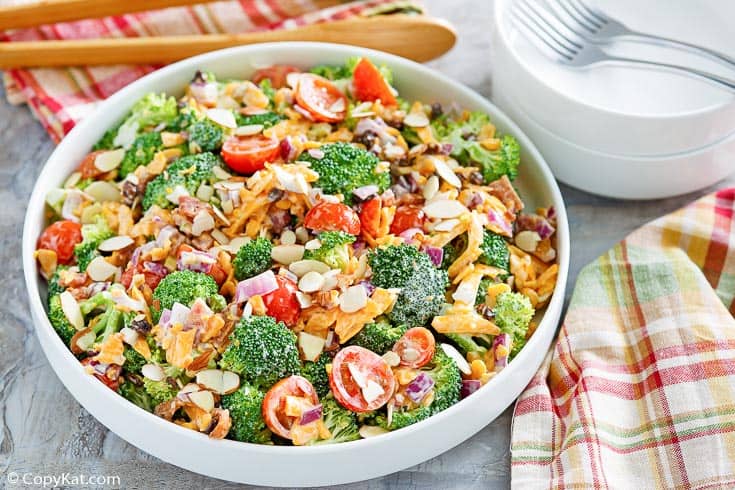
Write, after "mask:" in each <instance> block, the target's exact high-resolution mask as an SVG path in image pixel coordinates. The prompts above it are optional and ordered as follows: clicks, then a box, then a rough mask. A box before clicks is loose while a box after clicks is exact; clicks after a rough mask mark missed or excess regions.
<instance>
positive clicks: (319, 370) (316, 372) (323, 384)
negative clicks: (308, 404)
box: [301, 353, 332, 398]
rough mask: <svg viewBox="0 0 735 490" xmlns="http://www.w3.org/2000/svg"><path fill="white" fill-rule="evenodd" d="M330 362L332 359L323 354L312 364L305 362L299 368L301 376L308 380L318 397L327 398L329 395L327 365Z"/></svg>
mask: <svg viewBox="0 0 735 490" xmlns="http://www.w3.org/2000/svg"><path fill="white" fill-rule="evenodd" d="M331 362H332V358H331V357H330V356H329V355H327V354H325V353H323V354H322V355H321V356H319V359H317V360H316V361H314V362H311V361H305V362H304V366H303V367H302V368H301V376H303V377H304V378H306V379H308V380H309V381H310V382H311V384H312V385H313V386H314V389H315V390H316V394H317V395H319V397H320V398H321V397H323V396H327V393H329V374H328V373H327V364H329V363H331Z"/></svg>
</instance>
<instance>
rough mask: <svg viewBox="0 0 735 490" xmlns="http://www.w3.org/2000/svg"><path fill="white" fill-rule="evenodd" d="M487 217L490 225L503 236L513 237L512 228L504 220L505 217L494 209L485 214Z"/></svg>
mask: <svg viewBox="0 0 735 490" xmlns="http://www.w3.org/2000/svg"><path fill="white" fill-rule="evenodd" d="M487 217H488V219H489V221H490V223H491V224H495V225H497V226H498V227H499V228H500V229H501V230H502V231H503V233H504V234H506V235H508V236H513V227H512V226H511V224H510V223H509V222H508V220H507V219H505V216H503V215H502V214H500V213H499V212H497V211H495V210H494V209H491V210H490V211H488V212H487Z"/></svg>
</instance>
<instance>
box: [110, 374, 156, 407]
mask: <svg viewBox="0 0 735 490" xmlns="http://www.w3.org/2000/svg"><path fill="white" fill-rule="evenodd" d="M118 393H120V394H121V395H122V396H123V397H125V398H127V399H128V400H129V401H131V402H133V403H134V404H136V405H138V406H139V407H140V408H142V409H143V410H146V411H148V412H152V411H153V409H154V408H155V406H156V405H155V403H154V402H153V398H151V396H150V395H149V394H148V392H147V391H145V388H144V387H143V386H136V385H134V384H133V383H131V382H130V381H125V382H124V383H122V384H121V385H120V388H118Z"/></svg>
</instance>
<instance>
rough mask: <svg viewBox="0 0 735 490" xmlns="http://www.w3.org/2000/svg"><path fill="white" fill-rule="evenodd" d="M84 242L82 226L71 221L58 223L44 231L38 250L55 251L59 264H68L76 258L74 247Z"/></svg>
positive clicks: (39, 240)
mask: <svg viewBox="0 0 735 490" xmlns="http://www.w3.org/2000/svg"><path fill="white" fill-rule="evenodd" d="M81 241H82V225H80V224H79V223H75V222H74V221H70V220H62V221H57V222H55V223H52V224H51V225H49V227H48V228H46V229H45V230H43V233H41V236H40V237H38V243H36V248H37V249H40V248H43V249H46V250H53V251H54V252H56V260H57V261H58V263H59V264H68V263H70V262H71V261H72V259H73V258H74V245H76V244H77V243H80V242H81Z"/></svg>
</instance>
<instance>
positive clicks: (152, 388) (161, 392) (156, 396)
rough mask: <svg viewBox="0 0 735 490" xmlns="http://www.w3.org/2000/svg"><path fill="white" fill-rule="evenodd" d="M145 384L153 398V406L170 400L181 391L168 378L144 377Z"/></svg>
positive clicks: (146, 389)
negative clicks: (157, 379) (153, 378)
mask: <svg viewBox="0 0 735 490" xmlns="http://www.w3.org/2000/svg"><path fill="white" fill-rule="evenodd" d="M143 386H144V387H145V391H146V393H148V395H150V397H151V400H153V406H156V405H160V404H161V403H164V402H167V401H169V400H170V399H172V398H173V397H175V396H176V394H177V393H178V392H179V390H178V389H177V388H175V387H174V386H173V385H172V384H171V383H169V382H168V381H167V380H166V379H162V380H161V381H153V380H152V379H149V378H144V379H143Z"/></svg>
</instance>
